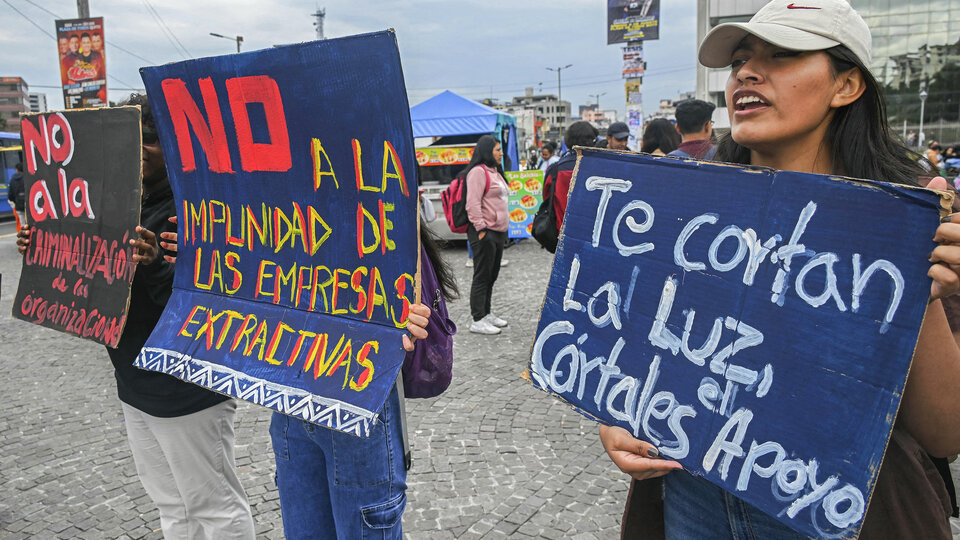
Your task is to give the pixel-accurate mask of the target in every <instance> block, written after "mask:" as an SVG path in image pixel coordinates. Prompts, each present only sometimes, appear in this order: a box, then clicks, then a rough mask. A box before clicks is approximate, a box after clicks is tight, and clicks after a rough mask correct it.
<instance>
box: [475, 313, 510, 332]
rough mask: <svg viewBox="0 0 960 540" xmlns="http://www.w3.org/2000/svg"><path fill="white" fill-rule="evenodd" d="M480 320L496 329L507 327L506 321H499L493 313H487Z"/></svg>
mask: <svg viewBox="0 0 960 540" xmlns="http://www.w3.org/2000/svg"><path fill="white" fill-rule="evenodd" d="M481 320H484V321H487V322H488V323H490V324H492V325H494V326H496V327H497V328H503V327H504V326H506V325H507V321H505V320H503V319H501V318H500V317H497V316H496V315H494V314H493V313H487V316H486V317H484V318H483V319H481Z"/></svg>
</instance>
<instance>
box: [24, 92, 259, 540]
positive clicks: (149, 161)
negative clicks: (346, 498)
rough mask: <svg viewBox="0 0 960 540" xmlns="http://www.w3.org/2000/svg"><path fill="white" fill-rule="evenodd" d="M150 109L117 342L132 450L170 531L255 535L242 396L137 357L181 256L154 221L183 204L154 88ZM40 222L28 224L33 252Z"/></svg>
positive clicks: (146, 109) (145, 115) (180, 535)
mask: <svg viewBox="0 0 960 540" xmlns="http://www.w3.org/2000/svg"><path fill="white" fill-rule="evenodd" d="M124 105H139V106H140V111H141V119H142V153H141V159H142V164H141V167H142V173H143V199H142V202H141V207H140V224H141V226H139V227H137V232H138V233H139V238H135V239H130V241H129V242H130V245H131V246H133V247H134V253H133V260H134V261H136V262H137V263H139V264H138V265H137V270H136V274H135V275H134V278H133V285H132V288H131V296H130V306H129V311H128V314H127V321H126V326H125V327H124V331H123V334H122V336H121V337H120V341H119V343H118V344H117V348H115V349H111V348H109V347H108V348H107V353H108V354H109V356H110V360H111V361H112V363H113V367H114V374H115V375H116V379H117V394H118V397H119V398H120V405H121V407H122V409H123V419H124V424H125V426H126V431H127V440H128V442H129V443H130V452H131V454H132V455H133V461H134V463H135V465H136V467H137V474H138V476H139V477H140V482H141V483H142V484H143V487H144V490H145V491H146V492H147V495H149V496H150V499H151V500H153V502H154V503H155V504H156V505H157V508H158V510H159V513H160V527H161V529H162V530H163V535H164V537H165V538H168V539H185V540H186V539H191V540H192V539H213V538H218V539H219V538H230V539H251V540H252V539H253V538H254V524H253V516H252V514H251V512H250V505H249V503H248V502H247V496H246V493H245V492H244V490H243V486H242V485H241V484H240V479H239V477H238V476H237V471H236V465H235V463H234V451H233V447H234V430H233V419H234V416H235V413H236V410H237V402H236V401H235V400H233V399H230V397H229V396H225V395H222V394H218V393H216V392H211V391H210V390H207V389H204V388H201V387H199V386H196V385H194V384H190V383H188V382H184V381H181V380H179V379H177V378H176V377H173V376H171V375H166V374H163V373H158V372H154V371H146V370H142V369H139V368H137V367H135V366H134V365H133V362H134V359H136V357H137V355H138V354H139V353H140V350H141V348H142V347H143V344H144V342H146V340H147V337H148V336H149V335H150V333H151V332H152V331H153V330H154V327H155V326H156V325H157V322H158V320H159V319H160V314H161V312H162V311H163V309H164V307H165V306H166V304H167V301H168V300H169V298H170V294H171V291H172V285H173V274H174V272H173V271H174V266H173V264H171V263H170V262H169V261H166V260H164V257H162V256H161V255H163V253H162V252H161V251H160V250H159V249H158V246H157V238H156V234H155V233H154V232H153V231H157V232H160V231H166V230H174V228H173V227H172V226H170V224H169V223H168V222H167V218H168V217H169V216H171V215H174V214H175V213H176V209H175V207H174V198H173V192H172V190H171V189H170V184H169V182H168V180H167V170H166V167H165V162H164V158H163V151H162V150H161V148H160V143H159V140H158V137H157V131H156V129H157V128H156V125H155V124H154V121H153V116H152V114H151V112H150V106H149V104H148V102H147V98H146V96H144V95H137V94H134V95H133V96H131V97H130V99H129V100H128V101H127V102H125V103H124ZM31 233H32V230H31V228H30V227H25V228H23V229H21V230H20V232H19V233H18V239H17V245H18V248H19V250H20V253H21V254H23V253H25V252H26V249H27V246H28V245H29V244H30V238H31Z"/></svg>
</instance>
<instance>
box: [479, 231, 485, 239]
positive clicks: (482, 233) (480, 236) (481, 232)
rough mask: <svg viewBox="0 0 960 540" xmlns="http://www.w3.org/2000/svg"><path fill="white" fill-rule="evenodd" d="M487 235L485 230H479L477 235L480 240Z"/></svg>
mask: <svg viewBox="0 0 960 540" xmlns="http://www.w3.org/2000/svg"><path fill="white" fill-rule="evenodd" d="M486 235H487V231H480V235H479V236H477V238H479V239H480V240H483V237H484V236H486Z"/></svg>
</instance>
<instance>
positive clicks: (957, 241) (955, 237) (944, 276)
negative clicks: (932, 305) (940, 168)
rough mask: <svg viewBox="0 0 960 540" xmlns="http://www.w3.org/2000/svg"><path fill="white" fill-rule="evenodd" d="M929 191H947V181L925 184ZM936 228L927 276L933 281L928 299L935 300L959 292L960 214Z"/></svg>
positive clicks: (949, 218)
mask: <svg viewBox="0 0 960 540" xmlns="http://www.w3.org/2000/svg"><path fill="white" fill-rule="evenodd" d="M927 187H928V188H930V189H939V190H946V189H947V181H946V180H945V179H944V178H943V177H942V176H938V177H936V178H934V179H933V180H931V181H930V183H929V184H927ZM944 219H945V221H944V222H943V223H941V224H940V226H939V227H937V232H936V234H934V236H933V241H934V242H937V243H939V244H940V245H939V246H937V247H936V248H935V249H934V250H933V251H932V252H931V253H930V262H931V263H933V266H931V267H930V271H928V272H927V275H928V276H930V277H931V278H932V279H933V284H932V285H930V298H931V299H933V300H936V299H938V298H944V297H946V296H950V295H951V294H954V293H956V292H957V291H958V290H960V275H958V271H960V214H951V215H950V216H948V217H947V218H944Z"/></svg>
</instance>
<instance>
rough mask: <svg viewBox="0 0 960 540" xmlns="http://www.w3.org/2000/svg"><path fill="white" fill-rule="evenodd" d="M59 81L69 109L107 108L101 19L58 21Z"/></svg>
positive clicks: (105, 64)
mask: <svg viewBox="0 0 960 540" xmlns="http://www.w3.org/2000/svg"><path fill="white" fill-rule="evenodd" d="M56 24H57V46H58V48H59V61H60V81H61V84H62V85H63V103H64V106H65V107H66V108H68V109H77V108H84V107H104V106H106V105H107V61H106V51H105V50H104V44H105V41H104V38H103V17H92V18H89V19H66V20H58V21H56Z"/></svg>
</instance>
